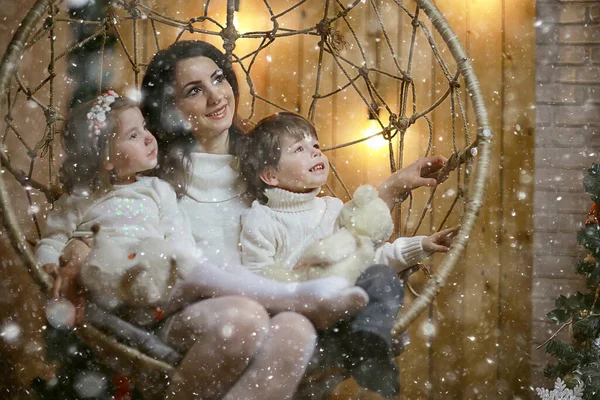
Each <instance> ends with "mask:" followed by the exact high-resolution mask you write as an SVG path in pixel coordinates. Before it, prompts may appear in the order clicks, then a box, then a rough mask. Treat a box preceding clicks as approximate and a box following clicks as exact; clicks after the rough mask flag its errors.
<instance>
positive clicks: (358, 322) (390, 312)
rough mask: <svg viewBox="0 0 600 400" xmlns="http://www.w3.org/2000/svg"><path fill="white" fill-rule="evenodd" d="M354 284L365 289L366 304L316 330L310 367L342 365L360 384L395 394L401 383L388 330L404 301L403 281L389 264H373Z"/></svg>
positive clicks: (337, 366)
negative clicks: (332, 324) (329, 326)
mask: <svg viewBox="0 0 600 400" xmlns="http://www.w3.org/2000/svg"><path fill="white" fill-rule="evenodd" d="M356 286H359V287H361V288H363V289H364V290H365V291H366V292H367V294H368V295H369V304H367V305H366V306H365V308H363V309H362V310H361V311H360V312H358V313H357V314H356V315H355V316H354V318H352V319H351V320H350V321H345V322H342V323H340V324H338V325H337V326H336V327H335V328H333V329H329V330H326V331H324V332H320V333H319V343H318V345H317V354H315V357H314V358H313V360H314V361H315V364H314V365H312V366H311V367H309V369H313V368H315V367H316V368H318V369H325V370H326V369H328V368H342V369H344V370H346V371H347V372H349V374H350V375H351V376H352V377H354V378H355V380H356V381H357V383H358V384H359V385H360V386H362V387H365V388H367V389H370V390H374V391H377V392H379V393H381V394H382V395H384V396H385V397H392V396H395V395H397V394H398V392H399V391H400V383H399V374H398V370H397V367H396V364H395V361H394V358H395V356H397V355H398V354H394V353H393V350H392V334H391V331H392V328H393V326H394V324H395V322H396V318H397V316H398V312H399V311H400V308H401V307H402V303H403V301H404V284H403V282H402V280H400V278H398V276H397V275H396V272H395V271H394V270H393V269H392V268H390V267H388V266H387V265H380V264H376V265H372V266H370V267H369V268H367V269H366V270H365V271H364V272H363V273H362V274H361V275H360V276H359V277H358V279H357V281H356ZM307 398H320V397H319V396H314V397H313V396H309V397H307Z"/></svg>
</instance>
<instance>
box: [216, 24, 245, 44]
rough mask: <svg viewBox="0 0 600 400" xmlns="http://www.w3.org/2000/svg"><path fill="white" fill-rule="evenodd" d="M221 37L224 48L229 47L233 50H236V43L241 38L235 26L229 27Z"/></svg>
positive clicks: (222, 32)
mask: <svg viewBox="0 0 600 400" xmlns="http://www.w3.org/2000/svg"><path fill="white" fill-rule="evenodd" d="M219 35H220V36H221V38H223V43H224V44H223V47H225V48H226V49H227V47H230V48H231V50H233V49H234V48H235V41H236V40H238V39H239V38H240V34H239V33H238V31H236V30H235V26H233V25H227V26H226V27H225V28H224V29H223V30H221V33H219Z"/></svg>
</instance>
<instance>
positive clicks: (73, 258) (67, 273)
mask: <svg viewBox="0 0 600 400" xmlns="http://www.w3.org/2000/svg"><path fill="white" fill-rule="evenodd" d="M89 252H90V248H89V246H88V245H87V244H86V243H85V242H83V241H82V240H71V241H70V242H69V243H68V244H67V246H66V247H65V249H64V251H63V254H62V255H61V256H60V267H59V266H58V265H56V264H46V265H44V266H43V267H42V268H44V270H45V271H46V272H47V273H48V274H49V275H50V276H52V277H53V278H54V283H53V284H52V297H53V298H54V299H60V298H63V297H64V298H66V299H67V300H69V301H70V302H71V303H72V304H73V306H75V323H74V326H73V327H76V326H80V325H81V324H82V323H83V319H84V317H85V293H84V290H83V288H82V287H81V286H80V285H79V273H80V272H81V266H82V265H83V261H84V260H85V258H86V257H87V255H88V253H89Z"/></svg>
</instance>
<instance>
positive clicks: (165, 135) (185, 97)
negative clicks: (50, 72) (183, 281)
mask: <svg viewBox="0 0 600 400" xmlns="http://www.w3.org/2000/svg"><path fill="white" fill-rule="evenodd" d="M238 102H239V89H238V82H237V78H236V76H235V73H234V71H233V69H232V66H231V64H230V63H229V62H228V61H227V59H226V58H225V56H224V55H223V53H222V52H221V51H219V50H218V49H217V48H215V47H214V46H212V45H210V44H208V43H206V42H202V41H182V42H178V43H175V44H173V45H171V46H170V47H169V48H167V49H165V50H162V51H160V52H158V53H157V54H156V55H155V56H154V57H153V59H152V61H151V62H150V64H149V66H148V69H147V71H146V75H145V77H144V80H143V83H142V104H141V108H142V112H143V113H144V116H145V118H146V121H147V124H148V128H149V130H150V131H151V132H153V133H155V135H156V136H157V139H158V143H159V149H160V150H159V164H160V168H159V174H160V176H161V177H162V178H163V179H165V180H167V181H169V182H170V183H171V184H172V185H173V186H174V187H175V189H176V191H177V192H178V194H179V196H180V197H181V201H180V204H181V207H182V209H183V210H185V212H186V213H187V214H188V216H189V218H190V222H191V225H192V231H193V234H194V238H195V240H196V244H197V246H198V248H200V249H201V250H202V251H203V255H204V256H205V257H206V258H207V259H208V260H209V261H210V262H211V263H214V264H215V265H219V266H222V267H223V269H224V270H225V271H227V272H229V273H230V274H229V276H230V281H229V284H230V285H229V287H228V288H226V289H225V288H219V287H218V286H219V285H222V284H223V282H220V283H218V284H216V283H215V282H213V283H214V285H213V286H212V288H210V290H208V291H207V290H204V291H203V292H202V293H200V292H198V290H197V288H193V289H192V288H184V290H183V294H182V296H181V298H182V299H186V300H185V301H186V302H189V301H190V300H191V299H199V298H201V297H206V295H207V294H211V295H215V294H217V295H223V294H239V295H245V296H248V297H251V298H253V299H254V300H257V301H259V303H260V304H261V305H262V306H263V307H264V308H266V309H267V310H269V311H272V312H277V311H280V310H281V309H282V305H281V297H280V296H279V295H277V294H276V295H271V297H270V298H269V296H265V295H264V293H262V291H263V290H266V289H267V287H269V286H273V285H275V283H274V282H272V281H264V285H263V286H262V288H260V287H257V286H256V285H254V284H253V282H255V281H256V280H257V279H259V278H257V277H256V276H254V275H253V274H250V273H249V272H247V271H246V270H245V268H243V267H240V261H241V257H240V251H239V235H240V230H241V227H240V215H241V213H242V212H243V211H244V210H246V209H247V208H248V207H249V206H250V204H251V200H252V199H251V198H249V197H248V195H247V194H246V185H245V182H244V181H243V179H242V178H241V176H240V174H239V168H238V166H237V158H236V156H237V155H238V154H239V149H240V148H241V147H242V146H243V145H244V126H243V124H242V122H241V120H240V118H239V117H238V115H237V113H236V112H237V105H238ZM444 162H445V159H444V158H443V157H430V158H426V159H421V160H419V161H417V162H416V163H415V164H412V165H411V166H409V167H407V168H405V169H403V170H402V171H400V172H398V173H396V174H394V175H392V176H390V177H389V178H388V179H387V180H386V181H385V182H384V184H382V186H381V187H380V190H379V192H380V196H381V197H382V198H383V199H384V200H385V201H386V203H387V204H388V205H389V206H390V208H393V205H394V204H395V203H396V202H397V201H398V199H400V198H403V196H404V195H405V194H406V193H408V192H409V191H410V190H412V189H413V188H415V187H419V186H422V185H428V186H433V185H435V184H436V183H437V182H436V180H435V179H433V178H428V177H427V176H428V175H430V174H433V173H435V172H436V171H437V170H439V168H440V167H441V166H442V165H443V164H444ZM204 278H205V275H203V276H199V279H204ZM258 286H260V285H258ZM355 289H357V288H355ZM186 290H187V291H188V292H187V293H186ZM211 290H212V291H211ZM344 293H346V294H347V296H346V297H344V298H340V299H337V300H338V303H337V304H338V305H339V306H338V307H334V309H331V308H330V309H328V310H327V311H326V312H324V310H322V309H320V310H314V309H313V310H310V309H306V308H304V306H303V305H302V302H295V303H294V304H289V305H287V306H286V307H287V308H285V309H287V310H289V311H302V313H303V314H304V315H308V316H309V318H310V320H311V321H312V322H313V324H315V325H316V326H319V327H324V326H330V325H332V324H333V323H334V322H335V321H336V320H340V319H341V314H343V312H340V311H344V310H348V311H350V312H353V311H355V310H356V309H357V307H360V306H362V305H363V304H364V301H361V299H359V297H358V292H351V289H346V291H345V292H344ZM313 294H314V295H317V296H320V294H319V293H318V291H315V292H313ZM305 300H306V299H305ZM362 300H364V299H362ZM234 301H235V305H234V304H233V303H232V302H234ZM249 301H250V300H244V299H242V298H233V299H232V298H230V297H219V298H217V299H211V300H203V301H198V302H196V303H194V305H193V306H187V307H186V308H185V309H184V311H182V312H181V313H180V314H178V315H176V316H175V317H173V318H172V319H173V320H174V322H173V324H171V325H170V330H169V337H168V338H167V341H168V342H169V343H171V344H173V345H175V346H177V345H180V344H181V343H182V342H184V341H185V338H189V337H190V336H192V337H193V336H194V335H195V332H202V331H203V329H204V328H203V327H204V326H205V325H207V324H209V322H210V319H211V318H212V315H217V314H221V313H226V312H227V310H234V309H235V308H237V307H241V306H243V304H246V302H249ZM209 302H210V304H209ZM216 302H220V304H218V305H217V304H216ZM250 304H253V306H255V303H250ZM219 310H220V311H219ZM332 310H333V311H334V313H333V314H332V313H331V312H330V311H332ZM262 312H263V314H262V316H261V321H262V320H268V316H267V314H266V312H264V310H262ZM254 313H255V314H256V315H258V314H260V313H261V311H258V310H254ZM283 316H284V317H285V318H286V320H285V321H284V323H282V322H280V321H279V319H280V318H282V314H277V315H276V316H275V317H273V319H272V320H271V322H270V323H267V322H265V323H263V324H262V325H261V329H262V330H263V331H264V332H267V331H268V332H270V333H265V334H264V335H265V337H267V338H269V339H270V340H268V341H260V340H259V339H256V338H253V340H254V341H255V342H256V343H254V346H255V347H252V349H251V351H246V352H243V351H242V354H238V357H237V358H236V357H235V356H236V354H235V351H232V350H231V349H228V351H227V352H224V353H223V352H221V351H220V350H219V351H217V353H216V354H215V352H214V351H213V352H212V353H213V354H212V358H207V357H206V355H205V354H204V352H206V351H208V350H209V349H207V348H204V347H199V344H200V343H203V341H202V340H197V343H198V344H196V345H194V346H193V347H191V350H189V351H188V352H187V355H186V359H185V360H184V364H185V363H186V362H188V363H190V364H192V363H196V362H197V363H199V365H202V367H203V368H204V369H206V370H209V371H210V372H207V373H206V374H204V375H203V376H202V377H201V378H198V377H192V376H186V375H185V374H181V379H180V380H179V382H182V383H181V385H179V386H180V387H178V386H177V385H174V388H175V389H176V390H180V392H179V393H180V394H181V393H185V394H189V393H191V392H190V390H200V388H201V387H202V386H206V384H208V383H209V382H211V381H210V380H206V381H204V383H205V384H204V385H199V386H198V387H197V388H194V387H193V385H192V383H193V382H200V380H201V379H202V380H204V379H210V377H211V376H212V377H213V379H214V378H217V380H216V381H212V383H211V385H214V386H215V387H218V388H221V390H222V392H221V393H224V392H225V391H227V390H228V391H227V393H228V394H227V397H226V398H236V396H240V397H242V398H247V399H250V398H255V397H257V396H261V397H263V398H264V397H265V396H266V395H268V396H272V398H274V399H275V398H277V399H283V398H288V397H289V396H291V395H292V394H293V391H294V389H295V387H296V385H297V384H298V381H299V379H300V376H301V375H302V373H303V371H304V369H305V367H306V365H307V363H308V358H309V357H310V354H311V353H312V348H310V346H309V345H310V344H311V343H313V344H314V330H312V329H311V327H308V326H307V325H310V324H309V323H308V322H307V321H306V320H305V319H304V318H303V317H302V316H300V315H299V314H296V313H285V314H283ZM253 320H254V319H253ZM190 321H193V323H192V322H190ZM232 323H234V322H232ZM234 324H235V323H234ZM269 326H270V327H273V326H278V329H276V330H272V329H271V330H269ZM282 330H284V331H286V332H281V331H282ZM288 331H290V332H292V334H294V335H296V338H295V339H294V340H292V341H291V343H294V344H295V346H288V345H286V344H285V343H286V342H285V339H284V338H285V336H286V335H289V333H288ZM238 333H239V334H240V337H243V333H242V332H238ZM269 335H271V336H269ZM298 337H299V338H298ZM212 339H214V340H215V342H217V341H218V340H219V339H221V338H220V337H219V338H215V337H212ZM240 340H242V341H243V339H240ZM188 341H189V339H188ZM300 344H301V345H300ZM278 345H280V347H277V346H278ZM188 348H189V344H188ZM216 348H218V349H221V347H216ZM211 349H215V347H212V348H211ZM242 350H243V349H242ZM253 351H254V353H252V352H253ZM250 354H254V357H252V356H251V355H250ZM207 360H213V362H212V363H210V362H209V363H208V365H207V363H206V361H207ZM224 360H225V361H224ZM250 360H252V362H250ZM292 360H293V361H292ZM223 362H225V363H228V362H231V367H234V368H233V369H231V370H230V374H229V375H228V377H227V379H225V380H223V379H222V378H221V375H219V373H220V371H221V369H220V366H221V365H222V363H223ZM236 363H237V364H236ZM289 363H293V364H294V367H293V368H292V370H293V373H291V374H290V373H289V371H280V368H279V367H276V368H274V366H275V365H278V366H279V365H288V364H289ZM246 367H248V368H247V369H245V368H246ZM244 369H245V371H244ZM193 370H194V368H189V367H186V366H185V365H183V367H182V366H180V371H193ZM274 372H275V373H274ZM236 373H237V374H238V376H240V377H239V379H237V380H236V376H235V374H236ZM267 375H270V376H273V375H275V377H276V379H275V380H276V382H273V379H267ZM184 383H185V384H184ZM282 383H284V384H283V386H285V389H282V390H281V391H279V392H277V393H274V392H273V391H272V390H273V388H272V386H273V385H272V384H277V385H281V384H282ZM240 385H241V386H240ZM238 387H243V388H244V390H245V391H244V392H242V391H240V392H238V391H237V389H238Z"/></svg>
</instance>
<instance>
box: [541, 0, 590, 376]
mask: <svg viewBox="0 0 600 400" xmlns="http://www.w3.org/2000/svg"><path fill="white" fill-rule="evenodd" d="M536 28H537V30H536V34H537V50H536V57H537V58H536V59H537V72H536V110H537V114H536V138H535V195H534V202H535V203H534V221H533V226H534V240H533V243H534V264H533V268H534V269H533V293H532V297H533V299H532V301H533V310H532V312H533V332H532V336H533V343H532V357H531V359H532V364H533V366H532V367H533V374H532V385H533V386H540V385H541V384H544V382H543V375H542V370H543V368H544V365H545V364H546V360H547V357H546V356H545V354H544V352H543V349H540V350H536V347H537V345H538V344H540V343H541V342H543V341H544V340H546V339H547V338H548V337H549V336H550V335H551V334H552V333H553V332H554V331H555V330H556V329H557V326H556V325H554V324H551V323H549V322H548V320H547V319H546V318H545V316H544V315H545V313H547V312H548V311H550V310H551V309H552V308H553V306H554V299H555V298H556V297H557V296H558V294H560V293H562V294H569V293H574V292H575V291H576V290H577V289H579V288H581V287H583V281H582V280H581V279H580V278H579V277H577V276H576V275H575V274H574V272H573V271H574V269H573V267H574V265H575V262H576V261H577V260H578V258H579V257H581V255H582V254H583V253H584V252H583V250H582V249H580V248H578V245H577V241H576V232H577V230H578V229H579V228H580V226H581V224H582V222H583V220H584V218H585V213H586V211H587V210H588V209H589V207H590V205H591V203H590V200H589V197H588V196H587V195H585V194H584V193H583V187H582V178H583V174H584V171H585V169H586V168H588V167H589V166H590V165H591V163H592V162H598V161H600V157H599V151H600V2H599V1H598V0H588V1H581V0H579V1H569V0H563V1H558V0H538V1H537V22H536ZM566 333H567V332H566V330H565V332H563V334H561V335H560V336H559V337H562V338H565V337H566Z"/></svg>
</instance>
